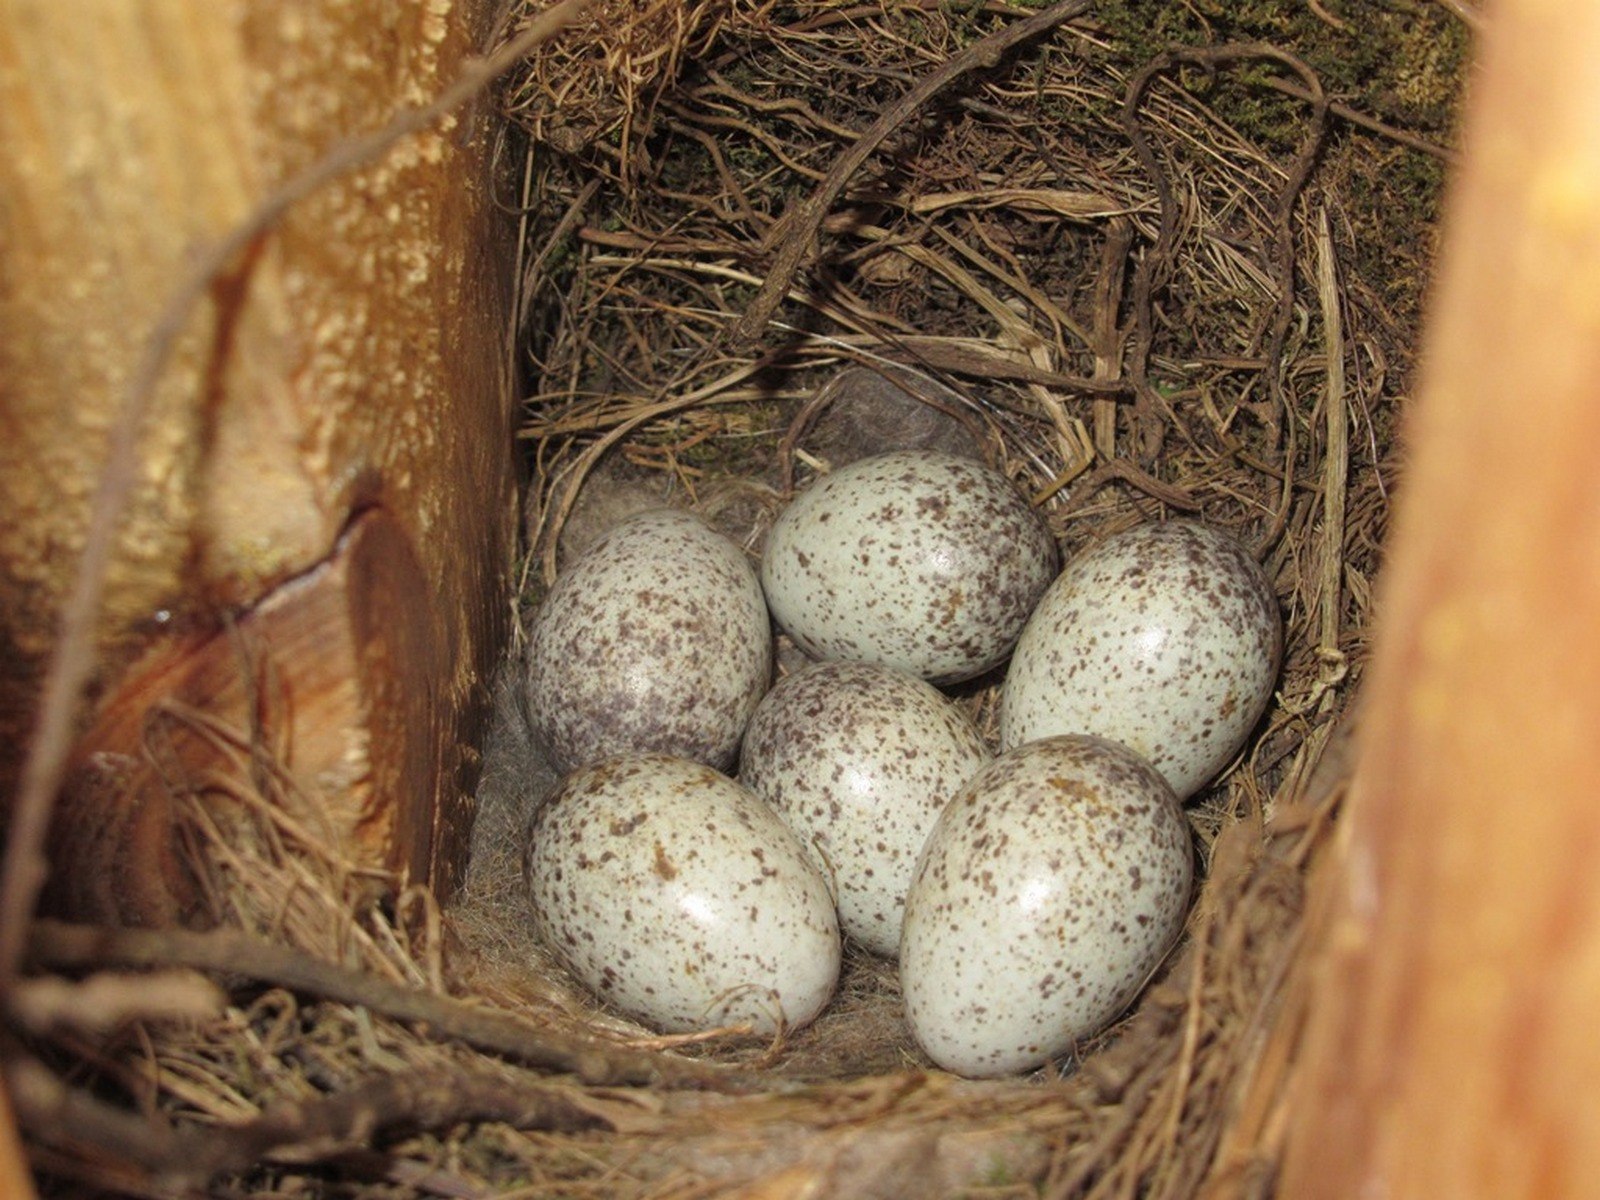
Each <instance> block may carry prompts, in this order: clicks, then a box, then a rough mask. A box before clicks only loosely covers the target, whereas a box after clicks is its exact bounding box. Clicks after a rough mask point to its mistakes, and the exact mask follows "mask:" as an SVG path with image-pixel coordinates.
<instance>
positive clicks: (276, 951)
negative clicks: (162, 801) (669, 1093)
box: [28, 920, 747, 1092]
mask: <svg viewBox="0 0 1600 1200" xmlns="http://www.w3.org/2000/svg"><path fill="white" fill-rule="evenodd" d="M28 949H29V952H30V955H31V957H32V959H33V961H34V962H36V963H37V964H39V965H40V966H45V967H52V968H55V969H57V970H83V969H92V968H101V967H190V968H193V969H194V970H199V971H208V972H213V973H216V974H221V975H239V976H244V977H246V978H249V979H255V980H259V981H261V982H263V983H269V984H272V985H274V986H276V987H282V988H287V989H289V990H290V991H297V992H304V993H307V994H310V995H314V996H318V997H321V998H323V999H326V1000H333V1001H337V1002H339V1003H342V1004H353V1005H362V1006H364V1007H366V1008H370V1009H372V1010H373V1011H374V1012H377V1013H381V1014H383V1015H384V1016H387V1017H391V1018H394V1019H395V1020H400V1021H417V1022H421V1023H423V1024H425V1025H426V1026H428V1030H429V1032H430V1033H431V1035H432V1036H434V1037H436V1038H438V1039H440V1040H458V1041H462V1042H466V1043H468V1044H469V1045H472V1046H476V1047H477V1048H479V1049H480V1050H489V1051H492V1052H494V1053H496V1054H503V1055H505V1056H506V1057H508V1058H513V1059H516V1060H517V1061H519V1062H522V1063H526V1064H527V1065H529V1066H534V1067H542V1068H544V1069H546V1070H551V1071H560V1072H569V1073H571V1074H574V1075H576V1076H577V1077H578V1078H579V1079H581V1080H582V1081H583V1082H584V1083H587V1084H593V1085H597V1086H598V1085H611V1084H646V1085H652V1086H656V1087H680V1088H682V1087H686V1088H706V1089H708V1090H715V1091H722V1092H737V1091H741V1090H743V1089H744V1088H745V1087H746V1086H747V1081H746V1080H745V1079H744V1077H742V1076H741V1075H740V1074H738V1073H737V1072H734V1071H730V1070H726V1069H723V1068H718V1067H713V1066H709V1065H706V1064H702V1063H695V1062H690V1061H688V1060H685V1059H680V1058H673V1057H670V1056H668V1055H661V1054H648V1053H642V1052H638V1051H632V1050H628V1049H625V1048H620V1047H616V1046H612V1045H608V1044H606V1043H604V1042H602V1041H599V1040H597V1039H594V1038H583V1037H575V1036H573V1035H570V1034H562V1033H556V1032H554V1031H539V1030H534V1029H531V1028H529V1027H528V1025H526V1024H525V1023H523V1022H522V1021H518V1020H515V1019H514V1018H512V1017H508V1016H506V1015H504V1014H502V1013H498V1012H494V1011H492V1010H489V1009H485V1008H481V1007H478V1006H476V1005H472V1004H467V1003H465V1002H463V1001H461V1000H456V999H454V998H453V997H450V996H440V995H436V994H434V993H432V992H425V991H420V990H418V989H415V988H408V987H402V986H400V985H398V984H394V983H390V982H388V981H387V980H383V979H378V978H376V977H374V976H371V975H365V974H362V973H361V972H358V971H352V970H349V969H347V968H345V967H341V966H337V965H335V964H333V963H328V962H323V961H321V960H320V959H315V958H312V957H310V956H309V955H306V954H304V953H302V952H300V951H297V950H294V949H291V948H290V947H287V946H280V945H277V944H275V943H273V942H267V941H263V940H261V939H259V938H253V937H249V936H247V935H244V934H240V933H234V932H232V931H228V930H218V931H215V932H210V933H194V932H190V931H187V930H176V929H173V930H146V929H111V928H100V927H96V926H91V925H69V924H66V923H64V922H61V921H47V920H46V921H38V922H35V924H34V927H33V934H32V937H31V939H30V941H29V947H28Z"/></svg>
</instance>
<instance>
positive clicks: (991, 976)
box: [900, 736, 1193, 1077]
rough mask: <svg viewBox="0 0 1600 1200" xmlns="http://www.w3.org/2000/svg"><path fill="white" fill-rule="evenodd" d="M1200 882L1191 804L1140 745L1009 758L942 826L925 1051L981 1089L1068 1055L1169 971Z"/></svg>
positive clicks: (916, 984)
mask: <svg viewBox="0 0 1600 1200" xmlns="http://www.w3.org/2000/svg"><path fill="white" fill-rule="evenodd" d="M1192 872H1193V857H1192V848H1191V844H1190V835H1189V827H1188V825H1187V823H1186V822H1185V821H1184V819H1183V814H1182V811H1181V809H1180V807H1179V805H1178V800H1177V797H1176V796H1175V795H1174V794H1173V792H1172V789H1171V788H1170V787H1168V786H1167V783H1166V781H1165V780H1164V779H1163V778H1162V777H1161V775H1160V774H1159V773H1158V772H1157V771H1156V770H1155V769H1154V768H1153V767H1151V766H1150V764H1148V763H1147V762H1145V761H1144V760H1142V759H1140V758H1139V757H1138V756H1137V755H1135V754H1134V753H1133V752H1132V751H1130V750H1128V749H1127V748H1126V747H1124V746H1120V745H1117V744H1115V743H1113V742H1108V741H1104V740H1103V739H1100V738H1092V737H1078V736H1069V737H1053V738H1046V739H1044V740H1042V741H1037V742H1031V743H1029V744H1028V745H1025V746H1022V747H1020V748H1018V749H1016V750H1012V751H1010V752H1008V753H1006V754H1003V755H1001V756H1000V757H999V758H997V759H995V760H994V762H992V763H990V764H989V766H987V767H986V768H984V769H983V770H982V771H980V772H979V773H978V775H977V776H976V777H974V778H973V779H972V780H971V781H970V782H969V783H968V784H967V786H966V787H964V788H963V789H962V790H961V791H960V792H959V793H958V794H957V795H956V797H955V798H954V799H953V800H951V802H950V804H949V805H948V806H947V807H946V809H945V811H944V813H943V814H942V815H941V816H940V818H939V821H938V823H937V825H935V827H934V830H933V832H932V833H931V834H930V835H929V837H928V842H927V845H926V846H925V847H924V849H923V852H922V856H921V858H920V860H919V862H918V864H917V869H916V874H915V876H914V877H913V879H912V883H911V888H910V892H909V894H908V896H907V899H906V913H905V923H904V926H903V928H902V933H901V948H900V980H901V985H902V987H903V989H904V994H905V1001H906V1014H907V1017H908V1019H909V1020H910V1023H911V1027H912V1031H913V1033H914V1034H915V1035H916V1038H917V1041H918V1042H919V1043H920V1044H921V1045H922V1047H923V1049H924V1050H926V1051H927V1053H928V1055H929V1057H931V1058H932V1059H933V1060H934V1061H935V1062H936V1063H938V1064H939V1065H941V1066H943V1067H945V1068H946V1069H948V1070H951V1071H955V1072H957V1073H959V1074H963V1075H971V1076H980V1077H988V1076H998V1075H1007V1074H1012V1073H1015V1072H1019V1071H1026V1070H1030V1069H1032V1068H1034V1067H1037V1066H1040V1065H1041V1064H1043V1063H1044V1062H1045V1061H1046V1060H1048V1059H1049V1058H1052V1057H1054V1056H1056V1055H1058V1054H1061V1053H1064V1052H1065V1051H1067V1050H1068V1049H1069V1048H1070V1047H1071V1046H1072V1044H1073V1043H1074V1042H1075V1041H1076V1040H1078V1039H1080V1038H1083V1037H1087V1036H1088V1035H1090V1034H1092V1033H1094V1032H1096V1031H1097V1030H1098V1029H1100V1028H1102V1027H1103V1026H1105V1025H1106V1024H1107V1023H1109V1022H1110V1021H1112V1020H1114V1019H1115V1018H1116V1017H1117V1016H1118V1015H1119V1014H1120V1013H1121V1012H1122V1011H1123V1009H1124V1008H1125V1007H1126V1006H1127V1005H1128V1004H1129V1002H1130V1001H1131V1000H1132V999H1133V997H1134V995H1135V994H1136V992H1137V991H1138V989H1139V987H1140V986H1141V984H1143V983H1144V981H1145V980H1147V979H1148V978H1149V976H1150V974H1151V972H1152V971H1154V970H1155V968H1156V967H1157V966H1158V965H1159V964H1160V962H1161V960H1162V958H1163V957H1164V956H1165V955H1166V953H1167V951H1168V949H1169V948H1170V947H1171V945H1172V943H1173V941H1174V940H1175V939H1176V938H1177V936H1178V933H1179V932H1180V931H1181V930H1182V927H1183V919H1184V914H1185V912H1186V910H1187V907H1188V900H1189V889H1190V883H1191V878H1192ZM1068 981H1071V982H1070V986H1069V984H1068Z"/></svg>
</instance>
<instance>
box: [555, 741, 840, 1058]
mask: <svg viewBox="0 0 1600 1200" xmlns="http://www.w3.org/2000/svg"><path fill="white" fill-rule="evenodd" d="M527 837H528V840H527V843H526V849H525V852H524V857H523V875H524V879H525V880H526V883H527V888H528V895H529V899H530V902H531V905H532V911H533V919H534V923H535V927H536V929H537V931H538V934H539V936H540V938H541V939H542V940H543V941H544V943H545V944H546V945H547V946H549V947H550V948H551V949H552V950H553V951H554V952H555V953H556V954H557V955H558V956H559V957H560V958H561V959H562V960H563V961H564V962H565V963H566V964H567V966H568V967H569V968H570V969H571V971H572V973H573V974H574V975H575V976H577V978H578V979H579V980H581V981H582V982H583V983H584V984H585V985H586V986H588V987H589V988H590V989H592V990H593V991H594V992H595V994H596V995H598V996H599V997H601V998H602V999H604V1000H606V1001H607V1002H609V1003H610V1004H612V1005H614V1006H615V1007H616V1008H618V1009H619V1010H621V1011H622V1012H624V1013H626V1014H628V1015H629V1016H632V1017H634V1018H636V1019H638V1020H640V1021H642V1022H644V1023H645V1024H648V1025H651V1026H653V1027H655V1028H656V1029H659V1030H662V1031H663V1032H666V1033H689V1032H696V1031H704V1030H707V1029H715V1028H718V1027H721V1026H724V1025H731V1024H739V1023H743V1022H749V1023H750V1024H751V1025H752V1026H754V1028H755V1030H756V1032H758V1033H764V1034H770V1033H772V1032H774V1031H775V1030H777V1029H778V1028H780V1026H782V1027H787V1028H791V1029H792V1028H796V1027H798V1026H801V1025H804V1024H806V1022H808V1021H810V1020H811V1019H812V1018H814V1017H815V1016H816V1015H817V1014H818V1013H819V1012H821V1011H822V1009H823V1008H824V1006H826V1004H827V1002H828V1000H829V998H830V997H831V996H832V995H833V989H834V987H835V985H836V983H837V982H838V977H839V957H840V943H839V925H838V919H837V917H836V915H835V913H834V908H833V900H832V897H831V896H830V895H829V893H828V886H827V884H826V883H825V882H824V881H823V879H822V876H821V875H820V874H819V873H818V871H817V869H816V868H815V867H814V866H812V864H811V860H810V859H809V858H807V857H806V853H805V850H804V849H803V848H802V847H801V845H800V842H799V839H798V838H796V837H795V835H794V833H793V832H792V831H790V829H789V828H788V826H786V825H785V824H784V823H783V822H782V820H780V819H779V817H778V815H777V814H776V813H774V812H773V811H772V810H771V809H770V808H769V807H767V806H766V805H765V804H763V803H762V802H761V801H760V800H759V799H757V798H756V797H755V796H754V795H753V794H751V792H750V791H749V790H748V789H747V788H744V787H742V786H740V785H739V784H737V783H735V782H734V781H733V780H731V779H729V778H728V777H727V776H725V775H721V774H719V773H718V772H716V771H714V770H712V769H711V768H710V767H708V766H706V765H704V764H703V763H695V762H690V761H688V760H686V759H680V758H673V757H671V756H668V755H638V756H632V757H627V758H620V759H614V760H611V761H608V762H603V763H596V764H593V765H591V766H588V767H585V768H583V769H581V770H579V771H577V772H575V773H574V774H572V775H570V776H568V777H567V778H566V779H565V780H564V781H563V782H562V784H561V785H560V787H558V788H557V789H556V791H555V792H554V793H553V794H552V796H551V797H550V799H549V800H548V801H547V802H546V803H545V804H544V805H543V806H541V807H540V808H539V810H538V811H537V812H536V813H535V815H534V817H533V819H532V820H531V822H530V823H529V828H528V835H527Z"/></svg>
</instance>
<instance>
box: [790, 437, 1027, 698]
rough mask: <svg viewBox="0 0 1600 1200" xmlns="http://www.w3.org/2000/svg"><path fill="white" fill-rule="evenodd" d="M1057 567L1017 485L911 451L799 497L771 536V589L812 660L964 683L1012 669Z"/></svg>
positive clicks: (843, 473)
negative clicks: (1008, 663) (1009, 663)
mask: <svg viewBox="0 0 1600 1200" xmlns="http://www.w3.org/2000/svg"><path fill="white" fill-rule="evenodd" d="M1056 562H1057V559H1056V547H1055V542H1054V540H1053V539H1052V538H1051V536H1050V532H1049V530H1048V529H1046V528H1045V525H1044V523H1043V521H1041V520H1040V519H1039V516H1038V514H1037V513H1036V512H1034V510H1033V509H1032V507H1030V506H1029V504H1028V501H1027V499H1026V498H1025V497H1024V496H1023V495H1022V494H1021V493H1020V492H1018V491H1017V489H1016V488H1015V487H1013V486H1012V484H1011V482H1010V481H1009V480H1007V479H1006V478H1005V476H1003V475H1001V474H999V473H998V472H996V471H992V470H990V469H989V468H988V467H986V466H984V465H983V464H982V463H979V462H974V461H973V460H971V459H967V458H960V457H957V456H956V455H952V454H944V453H941V452H938V451H932V450H899V451H894V452H892V453H888V454H878V455H873V456H872V457H870V458H862V459H857V460H856V461H855V462H853V463H850V464H848V465H846V466H843V467H840V468H839V469H838V470H836V471H832V472H829V473H828V474H826V475H824V476H822V477H821V478H820V479H818V480H816V481H815V482H814V483H812V484H811V486H810V487H808V488H807V489H806V490H805V491H803V492H801V493H800V494H799V495H798V496H796V497H795V499H794V502H793V503H792V504H790V505H789V506H788V507H787V508H786V509H784V511H783V512H782V513H781V514H779V517H778V519H777V521H776V522H775V523H774V524H773V527H772V532H771V533H770V534H769V535H768V538H767V546H766V552H765V555H764V556H763V558H762V563H761V582H762V585H763V587H764V589H765V590H766V594H767V603H768V605H769V606H770V607H771V609H772V615H773V616H774V617H775V618H776V619H777V621H778V624H779V625H781V626H782V627H783V629H784V631H785V632H787V633H788V634H789V636H790V637H792V638H793V639H794V640H795V642H796V643H797V644H798V645H799V646H800V648H801V649H803V650H804V651H805V652H806V653H807V654H810V655H811V656H812V657H814V658H822V659H848V660H852V661H857V662H874V663H881V664H882V665H884V666H889V667H898V668H899V669H900V670H902V671H908V672H910V673H911V674H913V675H916V676H919V677H920V678H923V679H927V680H932V681H933V682H935V683H954V682H957V681H959V680H962V679H970V678H972V677H973V676H975V675H979V674H982V673H983V672H984V671H987V670H988V669H989V668H990V667H993V666H995V665H997V664H999V663H1000V662H1003V661H1004V660H1005V657H1006V655H1007V654H1009V653H1010V652H1011V648H1012V646H1013V645H1015V643H1016V640H1017V635H1018V634H1019V633H1020V632H1021V631H1022V626H1023V623H1024V622H1025V621H1026V620H1027V619H1028V613H1029V612H1031V611H1032V610H1033V606H1034V603H1035V601H1037V600H1038V598H1039V595H1040V593H1042V592H1043V591H1044V589H1045V588H1046V587H1047V586H1049V583H1050V580H1051V578H1052V577H1053V576H1054V574H1055V571H1056Z"/></svg>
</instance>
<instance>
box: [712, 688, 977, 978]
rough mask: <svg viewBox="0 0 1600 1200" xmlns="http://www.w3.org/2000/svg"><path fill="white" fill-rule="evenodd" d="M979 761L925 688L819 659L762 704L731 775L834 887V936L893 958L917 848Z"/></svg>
mask: <svg viewBox="0 0 1600 1200" xmlns="http://www.w3.org/2000/svg"><path fill="white" fill-rule="evenodd" d="M988 760H989V755H988V752H987V751H986V750H985V749H984V745H983V741H982V739H981V738H980V737H979V736H978V733H977V730H976V729H974V728H973V725H972V722H971V721H970V720H968V719H967V716H966V714H965V713H963V712H962V711H961V710H960V709H959V708H957V707H956V706H955V705H954V704H953V703H952V702H951V701H950V700H949V699H947V698H946V697H944V696H943V695H941V694H940V693H939V691H938V690H937V689H936V688H934V687H933V686H932V685H931V684H928V683H925V682H923V681H922V680H920V679H917V678H916V677H914V676H911V675H907V674H905V673H904V672H902V671H896V670H894V669H893V668H890V667H880V666H875V665H873V664H870V663H850V662H824V663H816V664H813V665H811V666H809V667H807V668H805V669H804V670H802V671H799V672H797V673H796V674H794V675H790V676H788V677H787V678H785V679H782V680H780V681H779V682H778V684H777V686H776V687H774V688H773V689H772V691H771V692H769V693H768V694H767V696H766V698H765V699H763V700H762V702H761V704H760V706H759V707H758V708H757V709H756V713H755V716H754V717H752V718H751V719H750V727H749V729H748V730H747V731H746V733H745V740H744V747H743V750H742V752H741V755H740V767H739V777H740V781H741V782H743V783H744V784H745V785H746V786H747V787H749V788H750V789H751V790H752V791H754V792H755V793H756V794H757V795H758V796H760V797H761V798H762V799H764V800H766V801H767V802H768V803H769V804H771V805H772V806H773V808H774V809H776V810H777V812H778V813H779V815H780V816H782V817H783V818H784V820H785V821H787V822H788V824H789V825H790V827H791V828H793V829H794V830H795V832H796V833H798V834H799V835H800V840H801V843H802V844H803V845H804V846H805V847H806V849H807V850H808V851H809V852H810V853H811V856H812V858H813V860H814V861H815V862H816V864H817V866H818V868H819V869H820V870H821V871H822V872H823V875H824V878H826V879H828V880H829V881H830V883H831V884H832V886H833V890H834V894H835V896H836V898H837V900H838V905H839V923H840V926H841V927H842V928H843V930H844V932H845V933H846V934H848V935H850V936H851V937H853V938H854V939H855V940H856V941H858V942H859V943H861V944H862V945H863V946H865V947H866V948H867V949H869V950H871V951H873V952H874V953H876V954H882V955H886V956H889V957H893V956H894V954H895V953H896V952H897V951H898V949H899V945H900V919H901V914H902V913H903V911H904V908H905V891H906V887H907V886H908V885H909V883H910V882H911V872H912V868H913V867H914V866H915V865H916V861H917V854H918V852H919V851H920V850H921V849H922V843H923V842H924V840H926V838H927V835H928V831H929V830H930V829H932V828H933V823H934V821H935V820H937V819H938V816H939V812H940V810H942V809H943V808H944V805H945V803H946V801H948V800H949V799H950V797H951V796H953V795H954V794H955V793H956V790H957V789H958V788H960V787H961V785H962V784H964V783H966V781H967V780H968V779H970V778H971V777H972V776H973V775H975V774H976V773H977V771H978V770H979V768H981V767H982V766H983V765H984V764H985V763H986V762H987V761H988Z"/></svg>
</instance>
